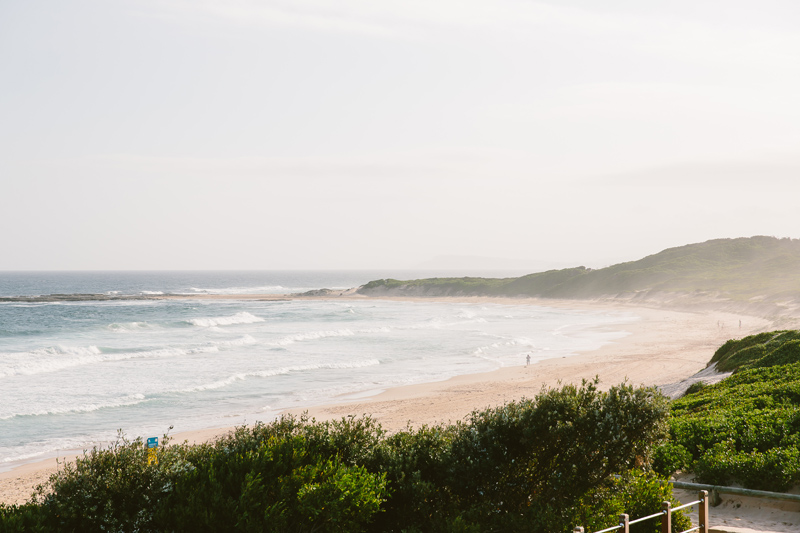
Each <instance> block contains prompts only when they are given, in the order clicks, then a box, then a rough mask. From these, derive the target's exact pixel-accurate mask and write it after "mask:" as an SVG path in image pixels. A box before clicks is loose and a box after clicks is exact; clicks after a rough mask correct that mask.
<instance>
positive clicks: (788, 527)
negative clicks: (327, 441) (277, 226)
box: [0, 295, 800, 533]
mask: <svg viewBox="0 0 800 533" xmlns="http://www.w3.org/2000/svg"><path fill="white" fill-rule="evenodd" d="M239 297H240V298H247V299H264V300H273V299H285V298H286V297H275V296H264V295H246V296H239ZM329 297H330V296H329ZM348 297H349V298H359V296H353V295H344V296H342V298H348ZM204 298H212V297H211V296H204ZM213 298H228V299H231V298H237V296H214V297H213ZM403 299H406V300H408V298H403ZM426 301H431V300H430V299H428V300H426ZM441 301H448V302H457V303H466V302H477V303H513V304H515V305H519V304H520V303H530V304H535V305H544V306H550V307H567V308H573V309H588V310H595V311H625V312H629V313H632V314H635V315H637V316H639V317H640V320H639V321H637V322H634V323H631V324H627V325H625V326H624V329H625V330H626V331H628V332H629V333H630V335H628V336H627V337H625V338H623V339H620V340H618V341H616V342H613V343H610V344H608V345H606V346H604V347H602V348H600V349H598V350H594V351H590V352H585V353H581V354H578V355H576V356H572V357H567V358H561V359H550V360H546V361H542V362H539V363H536V364H532V365H530V366H527V367H526V366H518V367H508V368H503V369H500V370H497V371H494V372H490V373H485V374H474V375H467V376H458V377H455V378H452V379H449V380H447V381H442V382H436V383H426V384H420V385H412V386H407V387H400V388H396V389H391V390H388V391H385V392H383V393H380V394H378V395H376V396H373V397H370V398H367V399H363V398H362V399H359V400H352V401H348V400H347V399H346V398H342V402H341V403H339V404H335V405H325V406H317V407H313V408H309V409H308V412H309V414H310V415H311V416H313V417H315V418H316V419H318V420H324V419H332V418H341V417H343V416H346V415H350V414H355V415H361V414H369V415H371V416H373V417H374V418H376V419H377V420H379V421H380V423H381V424H382V425H383V427H384V428H386V429H388V430H390V431H396V430H400V429H402V428H404V427H406V425H407V424H411V425H412V426H419V425H422V424H434V423H438V422H446V421H455V420H461V419H463V418H464V417H465V416H467V415H468V414H469V413H470V412H471V411H473V410H475V409H481V408H484V407H488V406H495V405H500V404H502V403H504V402H508V401H511V400H516V399H519V398H521V397H523V396H527V397H531V396H533V395H535V394H536V393H537V392H539V391H540V390H541V388H542V387H543V386H547V387H553V386H557V385H558V384H559V383H562V384H566V383H580V382H581V380H583V379H593V378H594V377H595V376H597V377H599V379H600V382H601V387H603V388H607V387H610V386H612V385H615V384H618V383H620V382H622V381H624V380H628V382H630V383H632V384H634V385H639V384H644V385H669V384H673V387H672V390H673V391H674V390H676V388H680V387H682V386H688V382H687V383H685V384H684V385H681V386H675V385H674V384H676V383H679V382H681V381H682V380H685V379H687V378H689V377H690V376H692V375H694V374H695V373H697V372H699V371H702V370H704V369H705V367H706V364H707V363H708V361H709V359H710V358H711V356H712V355H713V353H714V351H715V350H716V349H717V348H718V347H719V346H720V345H721V344H722V343H724V342H725V341H726V340H728V339H730V338H738V337H742V336H745V335H751V334H753V333H757V332H760V331H768V330H770V329H774V328H777V327H780V328H788V327H798V326H800V320H798V318H797V317H796V316H786V315H784V316H780V317H768V318H767V317H758V316H751V315H746V314H737V313H731V312H721V311H715V310H713V309H701V308H698V309H697V310H694V311H691V312H689V311H686V310H675V309H668V308H664V307H641V306H636V305H633V304H632V303H631V302H620V301H614V300H611V301H574V300H569V301H562V300H538V299H526V300H522V299H502V298H491V299H490V298H447V299H441ZM740 320H741V324H742V326H741V328H740V327H739V321H740ZM225 431H226V430H225V429H210V430H205V431H200V432H190V433H183V434H177V435H175V437H176V439H177V441H183V440H189V441H190V442H200V441H203V440H208V439H212V438H214V437H216V436H218V435H220V434H223V433H225ZM56 468H57V465H56V461H55V459H47V460H45V461H40V462H37V463H30V464H26V465H22V466H20V467H18V468H15V469H14V470H11V471H9V472H4V473H0V502H5V503H20V502H23V501H26V500H27V499H28V498H29V497H30V494H31V491H32V490H33V488H34V487H35V486H36V485H38V484H40V483H43V482H44V481H46V480H47V478H48V477H49V475H50V474H52V473H53V472H54V471H55V470H56ZM678 492H679V491H676V493H678ZM687 494H688V493H687ZM684 496H686V494H684ZM691 496H692V495H691V494H689V495H688V496H687V497H690V498H691ZM689 501H691V499H690V500H689ZM778 507H779V508H773V507H769V505H768V504H767V503H765V502H763V501H756V502H755V503H754V502H752V501H749V500H748V501H743V500H742V499H738V500H736V499H730V498H729V499H728V500H726V503H725V504H723V505H721V506H719V507H716V508H713V509H712V512H711V516H712V520H711V523H712V524H713V525H719V526H725V527H728V528H729V529H728V530H730V531H737V530H736V529H730V527H734V526H735V527H738V528H739V529H738V531H741V532H743V533H746V532H747V531H748V528H749V530H750V531H775V532H789V531H800V512H797V511H798V510H800V509H797V508H795V507H792V506H788V507H787V505H786V504H782V506H778ZM765 509H766V510H765ZM786 509H789V510H788V511H787V510H786ZM742 528H743V529H742ZM723 530H724V529H720V531H723Z"/></svg>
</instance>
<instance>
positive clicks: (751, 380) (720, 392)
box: [654, 331, 800, 491]
mask: <svg viewBox="0 0 800 533" xmlns="http://www.w3.org/2000/svg"><path fill="white" fill-rule="evenodd" d="M711 361H712V362H716V363H717V367H718V368H721V369H723V370H734V371H735V373H734V374H733V375H732V376H730V377H728V378H726V379H724V380H722V381H721V382H719V383H716V384H714V385H708V386H706V387H702V388H700V389H699V390H696V391H689V392H688V393H687V394H686V396H684V397H683V398H681V399H679V400H676V401H674V402H673V403H672V405H671V419H670V442H669V443H667V444H664V445H662V446H661V447H660V448H659V449H658V450H656V453H655V461H654V466H655V468H656V470H657V471H659V472H660V473H661V474H663V475H669V474H671V473H673V472H675V471H676V470H687V471H693V472H694V473H695V474H696V480H697V481H699V482H701V483H710V484H718V485H729V484H731V483H737V484H741V485H742V486H744V487H747V488H752V489H761V490H774V491H784V490H787V489H788V488H790V487H792V486H794V485H797V484H800V331H773V332H768V333H760V334H758V335H751V336H749V337H745V338H743V339H740V340H730V341H728V342H726V343H725V344H724V345H723V346H722V347H720V349H719V350H717V352H716V353H715V354H714V357H713V359H712V360H711Z"/></svg>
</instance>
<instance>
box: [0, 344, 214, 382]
mask: <svg viewBox="0 0 800 533" xmlns="http://www.w3.org/2000/svg"><path fill="white" fill-rule="evenodd" d="M217 351H219V348H218V347H217V346H214V345H208V346H200V347H189V348H161V349H157V350H144V351H138V352H121V353H114V352H111V353H104V352H102V351H100V349H99V348H98V347H97V346H88V347H63V346H58V347H51V348H43V349H40V350H34V351H33V352H22V353H10V354H9V353H6V354H0V356H2V359H3V360H5V361H6V364H5V365H2V366H0V378H7V377H11V376H17V375H23V376H30V375H34V374H43V373H47V372H58V371H60V370H65V369H68V368H72V367H77V366H82V365H91V364H96V363H104V362H109V361H123V360H126V359H143V358H153V357H179V356H182V355H189V354H193V353H207V352H217ZM32 356H33V357H32ZM65 356H67V357H65ZM15 361H16V363H15Z"/></svg>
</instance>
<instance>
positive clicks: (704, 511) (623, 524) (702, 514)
mask: <svg viewBox="0 0 800 533" xmlns="http://www.w3.org/2000/svg"><path fill="white" fill-rule="evenodd" d="M697 496H698V499H697V500H696V501H693V502H689V503H685V504H683V505H681V506H679V507H675V508H673V507H672V504H671V503H670V502H664V503H663V504H661V511H659V512H657V513H654V514H651V515H650V516H643V517H642V518H637V519H636V520H630V519H629V517H628V515H626V514H621V515H619V524H617V525H616V526H613V527H609V528H606V529H602V530H600V531H595V533H611V532H612V531H621V532H622V533H630V529H629V528H630V526H632V525H633V524H638V523H639V522H645V521H646V520H653V519H655V518H661V533H672V513H674V512H675V511H680V510H681V509H686V508H687V507H692V506H694V505H698V504H699V505H698V507H697V515H698V516H697V523H698V525H697V526H695V527H693V528H691V529H687V530H685V531H682V532H681V533H690V532H692V531H698V532H699V533H708V491H706V490H701V491H699V492H698V493H697ZM572 531H573V533H584V531H583V528H582V527H576V528H575V529H573V530H572Z"/></svg>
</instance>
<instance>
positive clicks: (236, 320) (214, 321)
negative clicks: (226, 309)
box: [187, 311, 264, 328]
mask: <svg viewBox="0 0 800 533" xmlns="http://www.w3.org/2000/svg"><path fill="white" fill-rule="evenodd" d="M187 322H188V323H189V324H192V325H194V326H199V327H201V328H212V327H217V326H233V325H234V324H254V323H256V322H264V319H263V318H261V317H258V316H255V315H251V314H250V313H248V312H247V311H242V312H241V313H236V314H235V315H233V316H221V317H214V318H191V319H189V320H187Z"/></svg>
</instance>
